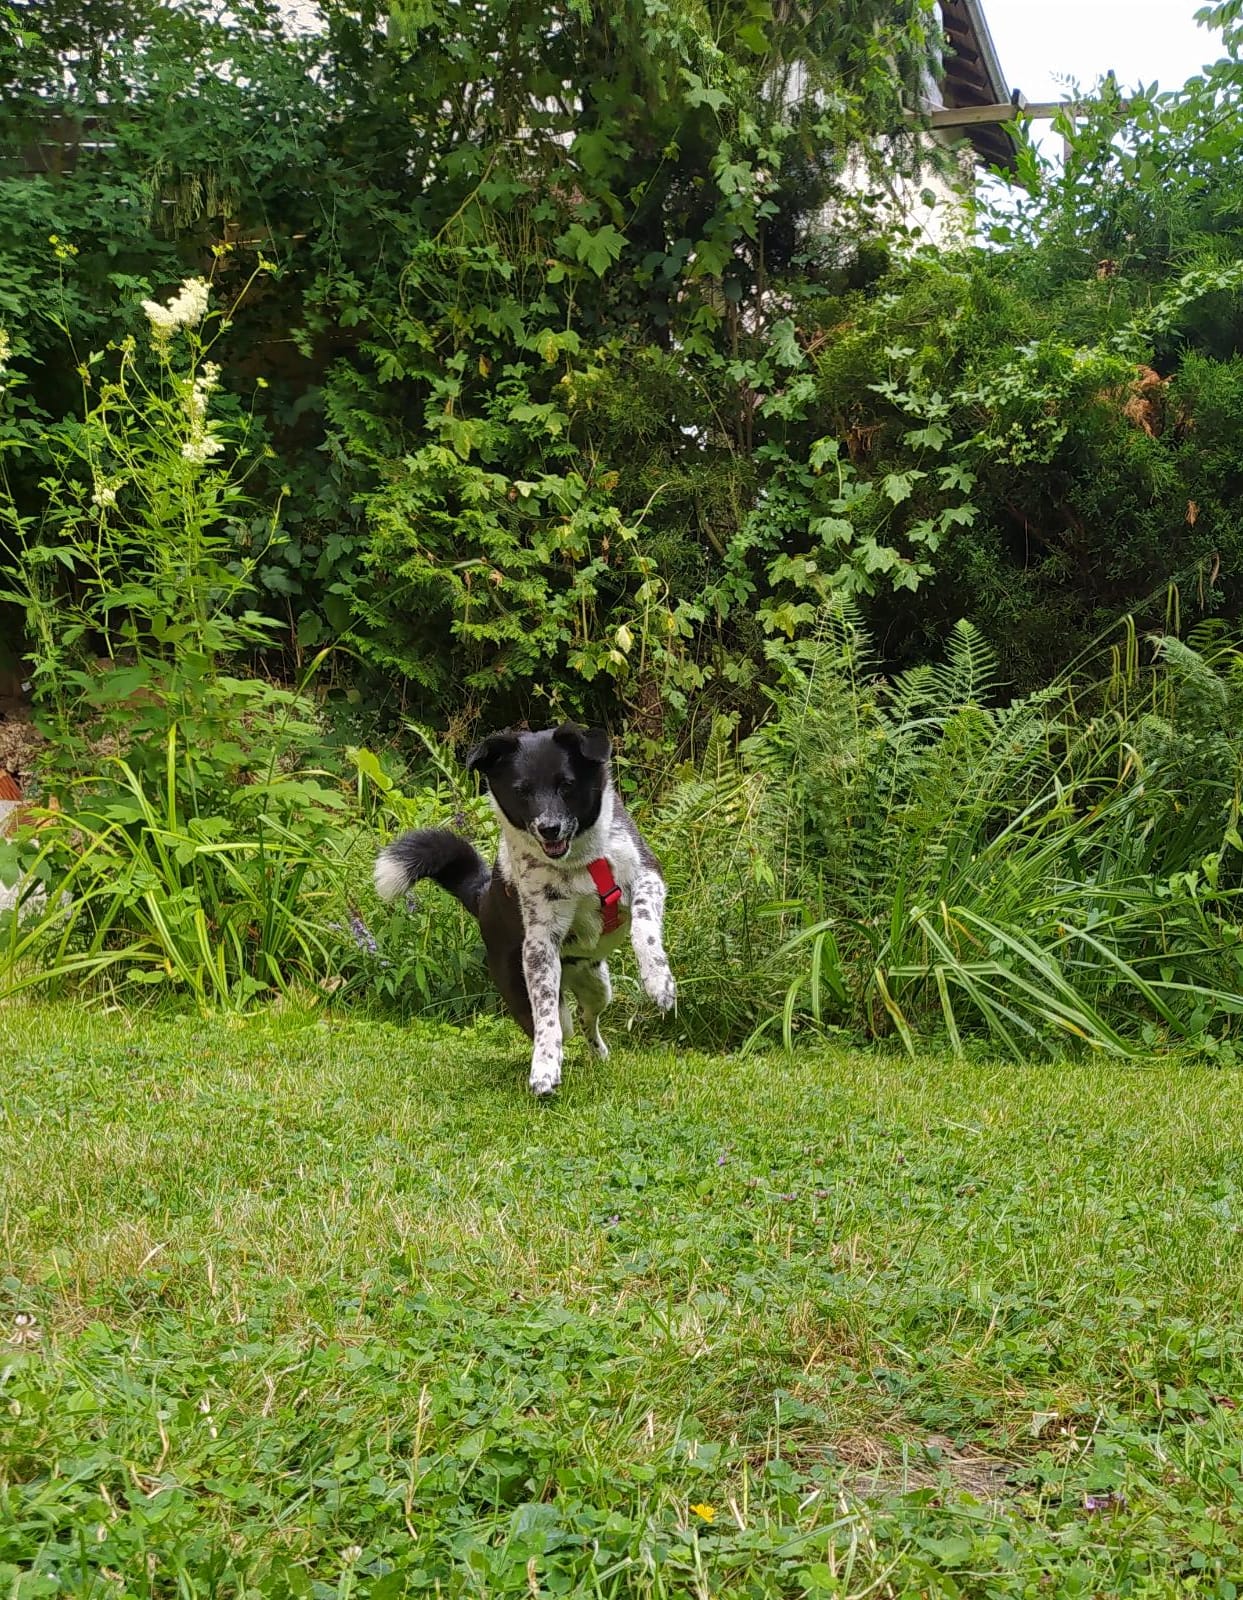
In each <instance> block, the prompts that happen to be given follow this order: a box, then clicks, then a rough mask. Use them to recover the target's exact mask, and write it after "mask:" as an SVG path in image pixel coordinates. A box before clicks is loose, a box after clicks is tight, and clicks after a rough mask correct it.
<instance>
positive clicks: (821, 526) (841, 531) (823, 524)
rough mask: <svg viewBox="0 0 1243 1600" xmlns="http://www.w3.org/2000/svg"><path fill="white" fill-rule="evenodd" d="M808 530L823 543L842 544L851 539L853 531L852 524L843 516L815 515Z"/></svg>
mask: <svg viewBox="0 0 1243 1600" xmlns="http://www.w3.org/2000/svg"><path fill="white" fill-rule="evenodd" d="M810 531H811V532H812V533H813V534H815V536H816V538H817V539H819V540H820V542H821V544H824V545H833V544H844V543H845V542H846V541H847V540H849V539H853V538H854V533H855V530H854V524H853V523H851V522H847V521H846V519H845V517H815V518H813V519H812V523H811V529H810Z"/></svg>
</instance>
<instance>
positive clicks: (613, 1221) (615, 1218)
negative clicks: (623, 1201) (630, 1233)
mask: <svg viewBox="0 0 1243 1600" xmlns="http://www.w3.org/2000/svg"><path fill="white" fill-rule="evenodd" d="M620 1221H621V1213H620V1212H617V1211H614V1213H613V1215H612V1216H611V1217H609V1218H608V1220H607V1221H606V1222H605V1224H604V1226H605V1227H606V1228H615V1227H616V1226H617V1224H618V1223H619V1222H620Z"/></svg>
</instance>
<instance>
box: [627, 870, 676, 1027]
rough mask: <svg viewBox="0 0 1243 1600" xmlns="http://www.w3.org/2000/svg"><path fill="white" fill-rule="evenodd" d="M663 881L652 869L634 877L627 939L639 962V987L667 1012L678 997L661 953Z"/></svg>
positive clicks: (663, 910) (662, 946)
mask: <svg viewBox="0 0 1243 1600" xmlns="http://www.w3.org/2000/svg"><path fill="white" fill-rule="evenodd" d="M664 928H665V881H664V879H663V878H662V877H661V876H660V875H659V874H658V873H655V872H645V873H643V874H642V876H641V877H639V878H637V879H636V880H635V885H634V896H633V899H632V901H631V906H630V942H631V944H633V945H634V953H635V956H636V958H637V960H638V963H639V977H640V978H641V979H642V981H643V987H644V988H645V989H646V990H647V992H648V994H649V995H651V997H652V999H653V1000H654V1001H655V1002H656V1004H657V1005H658V1006H659V1007H660V1009H661V1010H662V1011H668V1010H669V1009H670V1008H671V1007H672V1005H673V1002H674V1001H675V1000H676V999H677V997H678V988H677V984H675V983H674V981H673V973H672V972H670V970H669V957H668V956H667V955H666V954H665V946H664Z"/></svg>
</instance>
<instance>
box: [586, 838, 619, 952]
mask: <svg viewBox="0 0 1243 1600" xmlns="http://www.w3.org/2000/svg"><path fill="white" fill-rule="evenodd" d="M587 871H588V872H590V874H591V881H592V883H594V884H595V886H596V893H597V894H598V895H599V896H600V916H601V917H602V918H603V921H602V923H601V926H600V931H601V933H616V932H617V928H618V924H619V922H620V920H621V909H620V908H621V897H622V892H621V890H620V889H619V888H618V887H617V885H616V883H615V882H614V881H613V869H612V867H610V866H609V864H608V862H607V861H606V860H605V859H604V857H603V856H597V857H596V859H595V860H594V861H589V862H588V863H587Z"/></svg>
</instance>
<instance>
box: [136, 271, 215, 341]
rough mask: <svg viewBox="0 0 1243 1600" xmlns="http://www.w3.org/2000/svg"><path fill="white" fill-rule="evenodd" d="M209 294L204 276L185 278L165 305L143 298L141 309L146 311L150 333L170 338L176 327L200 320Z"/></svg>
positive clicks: (159, 337)
mask: <svg viewBox="0 0 1243 1600" xmlns="http://www.w3.org/2000/svg"><path fill="white" fill-rule="evenodd" d="M210 294H211V288H210V285H209V284H208V282H207V279H206V278H187V279H186V281H185V282H184V283H183V284H182V286H181V288H180V289H178V291H177V293H176V294H175V295H174V296H173V298H172V299H171V300H170V301H169V302H168V304H167V305H163V306H162V305H159V304H157V303H156V301H154V300H144V301H143V303H142V309H143V310H144V311H145V312H146V313H147V321H148V322H149V323H150V324H151V331H152V333H153V334H154V335H155V337H156V338H157V339H171V338H172V336H173V334H174V333H176V331H177V329H178V328H189V327H193V326H194V324H195V323H198V322H202V320H203V318H204V316H205V315H206V312H207V300H208V296H209V295H210Z"/></svg>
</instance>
